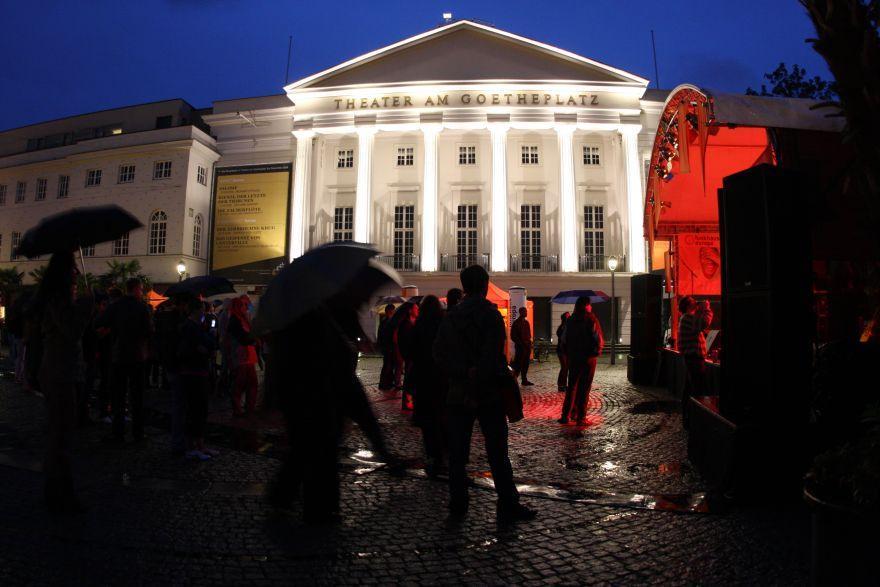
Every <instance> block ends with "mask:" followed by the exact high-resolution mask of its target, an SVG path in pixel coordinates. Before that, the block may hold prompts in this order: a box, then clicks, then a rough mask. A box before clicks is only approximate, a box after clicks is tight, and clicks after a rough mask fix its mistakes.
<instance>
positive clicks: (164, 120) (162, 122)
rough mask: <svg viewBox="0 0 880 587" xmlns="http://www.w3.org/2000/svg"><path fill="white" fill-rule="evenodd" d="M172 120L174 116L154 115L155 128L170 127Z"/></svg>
mask: <svg viewBox="0 0 880 587" xmlns="http://www.w3.org/2000/svg"><path fill="white" fill-rule="evenodd" d="M173 120H174V117H173V116H171V115H168V116H157V117H156V128H171V122H172V121H173Z"/></svg>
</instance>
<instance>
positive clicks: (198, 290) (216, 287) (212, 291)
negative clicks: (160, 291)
mask: <svg viewBox="0 0 880 587" xmlns="http://www.w3.org/2000/svg"><path fill="white" fill-rule="evenodd" d="M183 293H189V294H193V295H196V296H198V295H202V296H204V297H206V298H208V297H211V296H217V295H220V294H227V293H235V288H234V287H233V286H232V282H231V281H229V280H228V279H226V278H224V277H216V276H214V275H199V276H196V277H190V278H188V279H184V280H183V281H181V282H178V283H175V284H174V285H172V286H171V287H169V288H168V289H167V290H165V295H166V296H168V297H171V296H176V295H180V294H183Z"/></svg>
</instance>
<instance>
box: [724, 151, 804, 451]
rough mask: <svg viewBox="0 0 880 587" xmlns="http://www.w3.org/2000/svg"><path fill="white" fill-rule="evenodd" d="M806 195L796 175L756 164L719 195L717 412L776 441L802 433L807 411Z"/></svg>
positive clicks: (732, 177) (728, 182)
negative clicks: (778, 436) (776, 436)
mask: <svg viewBox="0 0 880 587" xmlns="http://www.w3.org/2000/svg"><path fill="white" fill-rule="evenodd" d="M808 189H809V186H807V185H805V182H803V181H802V180H801V178H800V176H799V175H797V174H796V173H794V172H792V171H787V170H783V169H779V168H777V167H772V166H769V165H760V166H758V167H754V168H751V169H748V170H746V171H742V172H740V173H737V174H734V175H730V176H728V177H726V178H724V188H723V189H721V190H719V191H718V211H719V220H720V230H721V259H722V292H723V293H722V312H721V322H722V333H723V337H724V338H723V349H722V356H721V398H720V410H721V413H722V414H723V415H724V416H725V417H728V418H729V419H731V420H732V421H733V422H734V423H736V424H737V425H743V426H747V427H754V428H758V429H763V430H774V431H775V433H779V434H788V433H792V432H794V429H796V428H797V429H800V428H802V427H803V426H805V425H806V423H807V415H808V410H809V404H808V401H809V396H810V392H809V390H810V365H811V340H810V332H811V328H810V326H811V324H812V320H813V316H812V312H811V304H810V301H811V270H810V266H811V246H810V226H809V211H808V207H807V202H808V201H809V197H808V194H807V190H808ZM791 436H794V437H796V436H798V434H791Z"/></svg>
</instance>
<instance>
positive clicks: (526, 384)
mask: <svg viewBox="0 0 880 587" xmlns="http://www.w3.org/2000/svg"><path fill="white" fill-rule="evenodd" d="M522 384H523V385H524V386H529V385H534V383H532V382H531V381H529V380H528V379H526V380H525V381H523V382H522Z"/></svg>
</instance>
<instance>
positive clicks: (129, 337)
mask: <svg viewBox="0 0 880 587" xmlns="http://www.w3.org/2000/svg"><path fill="white" fill-rule="evenodd" d="M98 326H106V327H107V328H109V329H110V336H112V337H113V353H112V358H111V360H112V365H113V366H112V368H111V372H112V374H111V381H112V386H113V387H112V393H113V400H112V403H113V436H112V438H111V440H113V441H114V442H117V443H121V442H123V440H124V438H125V399H126V394H127V395H128V402H129V408H130V409H131V428H132V436H133V437H134V440H135V441H140V440H143V438H144V364H145V362H146V360H147V349H148V344H149V342H150V335H151V334H152V330H153V321H152V319H151V317H150V309H149V308H148V307H147V304H146V303H145V302H144V286H143V284H142V283H141V280H140V279H138V278H136V277H133V278H131V279H129V280H128V281H126V282H125V296H124V297H123V298H121V299H120V300H119V301H117V302H115V303H113V304H110V305H109V306H108V307H107V311H106V312H104V316H103V318H102V319H101V320H100V322H99V324H98Z"/></svg>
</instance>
